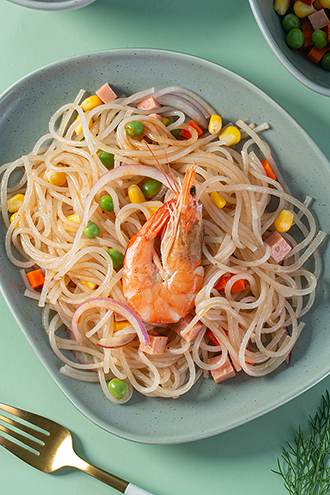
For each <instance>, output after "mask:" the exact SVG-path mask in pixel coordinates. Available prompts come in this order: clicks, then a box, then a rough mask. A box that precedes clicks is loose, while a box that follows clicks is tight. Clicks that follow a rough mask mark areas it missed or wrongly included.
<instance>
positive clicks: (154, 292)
mask: <svg viewBox="0 0 330 495" xmlns="http://www.w3.org/2000/svg"><path fill="white" fill-rule="evenodd" d="M194 179H195V169H194V168H193V167H191V168H190V169H189V170H188V172H187V173H186V175H185V178H184V181H183V186H182V189H181V191H180V192H179V194H177V196H176V198H175V199H170V200H169V201H167V202H166V203H164V205H163V206H162V207H161V208H160V209H159V210H157V211H156V212H155V213H154V214H153V215H152V216H151V217H150V218H149V220H147V222H146V223H145V224H144V225H143V227H142V228H141V229H140V230H139V231H138V232H137V234H136V235H135V236H133V237H132V239H131V240H130V242H129V244H128V247H127V250H126V253H125V258H124V266H123V292H124V296H125V297H126V299H127V302H128V304H129V305H130V306H131V308H132V309H133V310H134V311H135V312H136V313H138V314H139V316H140V317H141V318H142V320H143V321H144V322H146V323H150V324H153V325H157V324H170V323H177V322H178V321H180V320H181V318H184V317H185V316H186V315H187V314H188V313H190V312H191V311H192V309H193V308H194V305H195V297H196V294H197V293H198V291H199V290H200V289H201V287H202V285H203V279H204V269H203V267H202V266H201V259H202V205H201V203H200V202H199V201H198V200H197V198H196V188H195V186H194V185H193V182H194ZM162 233H163V235H162ZM161 235H162V237H161V243H160V256H161V260H160V259H159V256H158V254H157V249H156V242H157V239H158V238H159V237H160V236H161Z"/></svg>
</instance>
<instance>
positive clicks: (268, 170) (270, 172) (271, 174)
mask: <svg viewBox="0 0 330 495" xmlns="http://www.w3.org/2000/svg"><path fill="white" fill-rule="evenodd" d="M261 163H262V166H263V167H264V171H265V174H266V175H267V177H269V178H270V179H274V180H276V179H277V177H276V174H275V172H274V170H273V169H272V166H271V164H270V163H269V161H268V160H261Z"/></svg>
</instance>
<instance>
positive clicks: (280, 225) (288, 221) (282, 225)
mask: <svg viewBox="0 0 330 495" xmlns="http://www.w3.org/2000/svg"><path fill="white" fill-rule="evenodd" d="M293 220H294V215H293V213H292V211H289V210H282V211H280V213H279V214H278V215H277V217H276V219H275V222H274V227H275V229H276V230H277V232H280V233H282V232H288V231H289V230H290V229H291V227H292V225H293Z"/></svg>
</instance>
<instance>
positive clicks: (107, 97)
mask: <svg viewBox="0 0 330 495" xmlns="http://www.w3.org/2000/svg"><path fill="white" fill-rule="evenodd" d="M96 94H97V96H98V97H99V98H100V100H102V101H103V103H111V102H112V101H113V100H115V99H116V98H118V95H117V94H116V93H115V92H114V90H113V89H112V88H111V86H110V85H109V84H108V83H106V84H103V86H101V87H100V88H99V89H98V90H97V91H96Z"/></svg>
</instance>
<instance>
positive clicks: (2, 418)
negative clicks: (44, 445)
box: [0, 414, 48, 442]
mask: <svg viewBox="0 0 330 495" xmlns="http://www.w3.org/2000/svg"><path fill="white" fill-rule="evenodd" d="M0 421H3V422H4V423H8V424H9V425H11V426H14V427H15V428H18V429H19V430H22V431H25V433H28V434H29V435H32V436H33V437H36V438H38V439H39V440H41V441H42V442H45V441H46V439H47V438H48V435H47V434H46V433H42V432H41V431H38V430H35V429H33V428H30V427H29V426H26V425H23V423H19V422H18V421H14V420H13V419H11V418H9V417H7V416H2V414H0Z"/></svg>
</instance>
